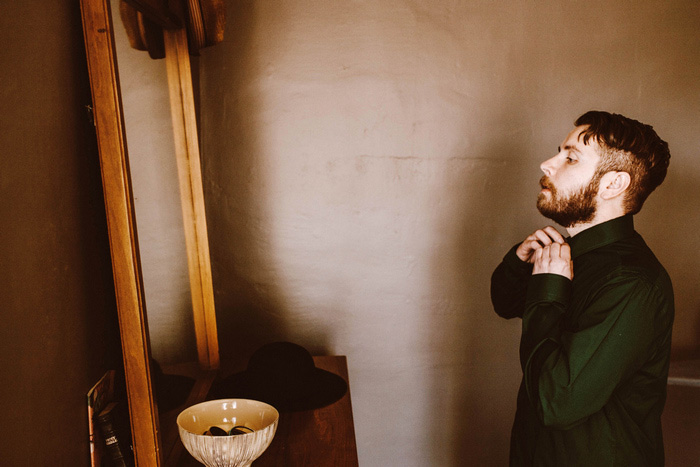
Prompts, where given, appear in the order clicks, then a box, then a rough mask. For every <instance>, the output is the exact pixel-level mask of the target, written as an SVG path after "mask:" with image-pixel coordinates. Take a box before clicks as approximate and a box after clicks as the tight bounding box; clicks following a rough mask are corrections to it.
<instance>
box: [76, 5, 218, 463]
mask: <svg viewBox="0 0 700 467" xmlns="http://www.w3.org/2000/svg"><path fill="white" fill-rule="evenodd" d="M130 3H136V4H141V3H144V4H148V2H145V1H141V2H130ZM80 5H81V12H82V20H83V33H84V38H85V48H86V53H87V62H88V72H89V74H90V87H91V90H92V100H93V114H94V121H95V127H96V132H97V143H98V148H99V153H100V166H101V172H102V185H103V191H104V198H105V209H106V215H107V226H108V232H109V243H110V250H111V256H112V269H113V273H114V285H115V291H116V300H117V311H118V315H119V330H120V334H121V345H122V354H123V358H124V371H125V379H126V391H127V398H128V402H129V415H130V420H131V427H132V439H133V446H134V455H135V459H136V464H137V465H139V466H151V465H153V466H159V465H162V464H164V463H165V458H167V457H168V456H169V455H170V451H171V450H173V449H174V447H173V446H174V444H175V443H176V442H177V441H178V438H177V435H176V434H175V435H173V434H172V432H171V431H172V430H174V432H175V433H176V432H177V427H171V426H168V427H167V430H166V432H165V434H164V436H163V437H161V432H160V428H159V416H158V409H157V405H156V401H155V396H154V391H153V386H152V384H151V368H150V356H151V351H150V341H149V333H148V322H147V316H146V304H145V299H144V291H143V278H142V272H141V260H140V255H139V246H138V235H137V229H136V215H135V211H134V200H133V195H132V187H131V176H130V173H129V158H128V151H127V144H126V131H125V126H124V115H123V109H122V102H121V90H120V85H119V73H118V67H117V56H116V49H115V45H114V34H113V23H112V17H111V10H110V3H109V0H81V2H80ZM136 6H137V7H138V5H136ZM174 13H175V15H178V14H179V13H180V12H174ZM144 14H145V13H144ZM149 14H151V15H152V14H158V12H155V13H154V12H153V11H151V12H149ZM163 15H164V17H163V19H162V21H160V22H159V24H161V25H162V26H164V27H165V28H166V29H164V43H165V51H166V58H165V60H166V68H167V74H168V87H169V89H170V101H171V114H172V119H173V132H174V136H175V148H176V150H175V152H176V154H175V156H176V157H177V166H178V176H179V180H180V194H181V204H182V211H183V221H184V227H185V241H186V244H187V245H186V248H187V259H188V267H189V275H190V288H191V293H192V308H193V314H194V326H195V337H196V341H197V354H198V359H199V366H200V368H201V369H202V370H203V371H204V372H205V374H206V376H205V377H204V378H202V380H200V381H198V384H195V389H194V390H193V394H195V396H194V397H195V398H196V393H198V394H199V395H201V394H203V393H204V394H205V393H206V389H207V388H206V387H203V384H204V386H206V384H207V381H208V383H209V384H210V383H211V379H212V378H213V376H211V374H212V373H213V371H214V370H216V369H217V368H218V367H219V348H218V339H217V330H216V316H215V312H214V296H213V287H212V277H211V264H210V259H209V244H208V236H207V229H206V216H205V212H204V196H203V189H202V179H201V166H200V159H199V143H198V136H197V127H196V117H195V107H194V94H193V90H192V76H191V70H190V61H189V52H188V49H187V35H186V31H185V29H184V28H179V29H167V28H168V27H170V28H173V27H177V26H179V25H178V24H177V23H178V22H177V21H173V16H174V15H173V13H171V12H169V11H166V12H163ZM179 24H184V22H182V21H181V22H179ZM202 381H204V383H202ZM192 400H193V396H191V397H190V399H188V402H189V401H192ZM171 425H172V423H171ZM169 432H170V433H169ZM161 438H163V439H165V440H166V441H167V442H163V443H162V442H161V441H162V439H161Z"/></svg>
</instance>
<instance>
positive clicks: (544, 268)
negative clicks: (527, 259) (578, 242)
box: [532, 243, 574, 280]
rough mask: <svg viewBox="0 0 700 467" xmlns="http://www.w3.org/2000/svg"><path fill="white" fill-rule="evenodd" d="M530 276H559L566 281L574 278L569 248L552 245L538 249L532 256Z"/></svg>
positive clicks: (565, 245)
mask: <svg viewBox="0 0 700 467" xmlns="http://www.w3.org/2000/svg"><path fill="white" fill-rule="evenodd" d="M534 257H535V263H534V267H533V268H532V274H559V275H560V276H564V277H566V278H567V279H569V280H571V279H573V278H574V263H573V262H572V261H571V247H569V245H567V244H566V243H564V244H561V245H560V244H559V243H552V244H551V245H548V246H545V247H542V248H540V249H539V250H537V251H535V254H534Z"/></svg>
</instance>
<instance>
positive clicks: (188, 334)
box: [111, 0, 197, 366]
mask: <svg viewBox="0 0 700 467" xmlns="http://www.w3.org/2000/svg"><path fill="white" fill-rule="evenodd" d="M111 11H112V24H113V30H114V41H115V47H116V51H117V57H118V63H119V65H118V66H119V81H120V86H121V96H122V107H123V111H124V124H125V127H126V134H127V137H126V140H127V150H128V154H129V165H130V172H131V182H132V189H133V198H134V207H135V210H136V225H137V229H138V241H139V249H140V256H141V268H142V274H143V288H144V294H145V298H146V310H147V313H148V327H149V334H150V342H151V354H152V357H153V358H154V359H155V360H156V361H157V362H158V363H159V364H161V365H162V366H167V365H172V364H174V363H180V362H190V361H196V360H197V351H196V342H195V334H194V326H193V319H192V299H191V295H190V283H189V275H188V268H187V252H186V246H185V234H184V227H183V218H182V209H181V205H180V192H179V184H178V173H177V161H176V158H175V146H174V142H173V139H174V138H173V129H172V120H171V113H170V100H169V94H168V80H167V74H166V64H165V59H158V60H154V59H152V58H150V56H149V54H148V52H147V51H141V50H136V49H134V48H132V47H131V46H130V43H129V38H128V36H127V34H126V30H125V28H124V25H123V23H122V19H121V17H120V13H119V1H118V0H112V2H111Z"/></svg>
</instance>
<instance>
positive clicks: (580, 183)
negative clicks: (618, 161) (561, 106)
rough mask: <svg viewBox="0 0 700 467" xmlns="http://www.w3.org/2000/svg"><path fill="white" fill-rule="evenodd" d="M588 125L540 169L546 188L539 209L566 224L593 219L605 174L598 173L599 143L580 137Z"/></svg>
mask: <svg viewBox="0 0 700 467" xmlns="http://www.w3.org/2000/svg"><path fill="white" fill-rule="evenodd" d="M584 129H585V127H576V128H575V129H574V130H573V131H571V133H569V135H568V136H567V137H566V139H565V140H564V142H563V143H562V145H561V147H560V148H559V153H558V154H557V155H555V156H554V157H552V158H551V159H548V160H546V161H544V162H543V163H542V164H541V165H540V168H541V169H542V171H543V172H544V176H543V177H542V179H541V180H540V185H541V186H542V190H541V191H540V194H539V195H538V197H537V209H539V211H540V213H541V214H542V215H543V216H545V217H548V218H549V219H552V220H553V221H554V222H556V223H557V224H560V225H561V226H563V227H572V226H574V225H576V224H581V223H585V222H589V221H591V220H593V217H594V216H595V213H596V204H597V201H596V197H597V195H598V188H599V184H600V177H601V174H598V173H597V172H596V168H597V167H598V162H599V161H600V155H599V153H598V149H599V146H598V143H597V142H595V141H592V140H588V144H583V141H582V140H581V139H579V138H580V135H581V132H582V131H583V130H584Z"/></svg>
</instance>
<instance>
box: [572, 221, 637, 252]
mask: <svg viewBox="0 0 700 467" xmlns="http://www.w3.org/2000/svg"><path fill="white" fill-rule="evenodd" d="M633 233H634V220H633V219H632V214H627V215H624V216H622V217H616V218H615V219H612V220H609V221H606V222H603V223H602V224H598V225H594V226H593V227H591V228H589V229H586V230H584V231H582V232H579V233H578V234H576V235H574V236H573V237H570V238H568V239H567V242H568V243H569V246H570V247H571V258H572V259H574V258H576V257H578V256H581V255H582V254H584V253H588V252H589V251H592V250H595V249H596V248H600V247H602V246H605V245H610V244H611V243H615V242H617V241H619V240H622V239H623V238H627V237H629V236H631V235H632V234H633Z"/></svg>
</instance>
